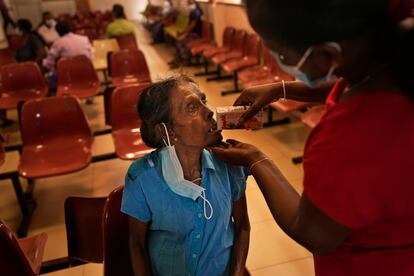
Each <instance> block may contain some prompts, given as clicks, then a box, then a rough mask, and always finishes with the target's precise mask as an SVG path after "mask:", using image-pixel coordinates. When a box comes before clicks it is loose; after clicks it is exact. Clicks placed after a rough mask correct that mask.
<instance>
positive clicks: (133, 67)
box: [110, 50, 150, 80]
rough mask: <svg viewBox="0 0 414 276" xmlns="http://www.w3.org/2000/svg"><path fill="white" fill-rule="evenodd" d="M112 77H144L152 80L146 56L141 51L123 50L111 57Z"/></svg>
mask: <svg viewBox="0 0 414 276" xmlns="http://www.w3.org/2000/svg"><path fill="white" fill-rule="evenodd" d="M110 66H111V69H110V70H111V76H112V77H113V78H116V77H123V76H127V75H142V76H143V77H147V80H149V79H150V73H149V69H148V65H147V62H146V60H145V56H144V54H143V53H142V52H141V51H140V50H135V51H133V50H121V51H118V52H114V53H112V55H111V62H110Z"/></svg>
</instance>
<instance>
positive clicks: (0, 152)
mask: <svg viewBox="0 0 414 276" xmlns="http://www.w3.org/2000/svg"><path fill="white" fill-rule="evenodd" d="M5 160H6V151H5V150H4V145H3V137H1V135H0V166H1V165H3V164H4V161H5Z"/></svg>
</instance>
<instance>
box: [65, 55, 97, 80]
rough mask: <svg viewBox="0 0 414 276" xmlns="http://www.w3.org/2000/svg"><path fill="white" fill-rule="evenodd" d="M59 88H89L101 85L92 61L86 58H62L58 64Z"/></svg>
mask: <svg viewBox="0 0 414 276" xmlns="http://www.w3.org/2000/svg"><path fill="white" fill-rule="evenodd" d="M57 79H58V86H74V87H76V86H82V87H85V86H86V87H88V86H93V85H96V84H97V83H99V79H98V75H97V74H96V71H95V68H94V67H93V64H92V61H91V60H90V59H89V58H87V57H86V56H75V57H65V58H61V59H60V60H59V62H58V64H57Z"/></svg>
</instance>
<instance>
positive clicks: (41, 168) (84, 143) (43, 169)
mask: <svg viewBox="0 0 414 276" xmlns="http://www.w3.org/2000/svg"><path fill="white" fill-rule="evenodd" d="M20 118H21V119H20V130H21V135H22V142H23V150H22V155H21V158H20V164H19V173H20V175H21V176H22V177H25V178H28V179H35V178H40V177H46V176H54V175H59V174H64V173H70V172H74V171H78V170H81V169H83V168H85V167H87V166H88V165H89V163H90V162H91V160H92V153H91V151H92V149H91V148H92V143H93V135H92V131H91V129H90V128H89V125H88V122H87V120H86V116H85V114H84V113H83V111H82V108H81V105H80V103H79V101H78V100H77V99H76V98H75V97H73V96H69V95H67V96H57V97H52V98H44V99H41V100H32V101H28V102H26V103H25V104H24V105H23V107H22V110H21V117H20Z"/></svg>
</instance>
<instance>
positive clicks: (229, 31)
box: [223, 27, 236, 48]
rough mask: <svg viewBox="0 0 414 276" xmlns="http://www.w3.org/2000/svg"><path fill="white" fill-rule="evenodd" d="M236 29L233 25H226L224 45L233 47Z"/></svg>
mask: <svg viewBox="0 0 414 276" xmlns="http://www.w3.org/2000/svg"><path fill="white" fill-rule="evenodd" d="M235 32H236V29H234V28H233V27H226V28H225V29H224V31H223V46H225V47H229V48H231V43H232V41H233V36H234V33H235Z"/></svg>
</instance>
